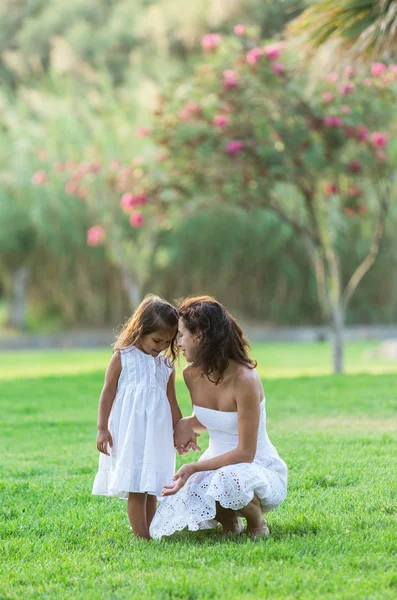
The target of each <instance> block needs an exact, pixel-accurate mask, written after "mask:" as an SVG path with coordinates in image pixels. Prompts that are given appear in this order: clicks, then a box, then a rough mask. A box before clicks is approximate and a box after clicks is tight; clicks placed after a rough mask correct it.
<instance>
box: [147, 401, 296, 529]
mask: <svg viewBox="0 0 397 600" xmlns="http://www.w3.org/2000/svg"><path fill="white" fill-rule="evenodd" d="M194 412H195V415H196V417H197V419H198V420H199V421H200V423H202V425H204V426H205V427H206V428H207V430H208V433H209V447H208V449H207V450H206V451H205V452H204V454H203V455H202V456H201V458H200V460H206V459H209V458H213V457H214V456H219V455H220V454H224V453H226V452H230V451H231V450H234V449H235V448H236V447H237V445H238V414H237V412H224V411H220V410H213V409H210V408H204V407H202V406H194ZM286 493H287V466H286V464H285V462H284V461H283V460H282V459H281V458H280V457H279V455H278V453H277V450H276V449H275V447H274V446H273V445H272V444H271V442H270V440H269V438H268V435H267V433H266V411H265V400H263V401H262V402H261V407H260V422H259V430H258V443H257V450H256V455H255V458H254V461H253V462H252V463H239V464H235V465H229V466H227V467H222V468H220V469H217V470H215V471H201V472H198V473H194V474H193V475H191V476H190V477H189V479H188V480H187V482H186V483H185V485H184V486H183V488H182V489H181V490H179V492H177V493H176V494H175V495H174V496H168V497H167V498H165V500H164V501H163V502H162V503H161V505H160V507H159V509H158V510H157V513H156V514H155V516H154V519H153V521H152V523H151V525H150V536H151V537H153V538H157V539H159V538H161V537H163V536H164V535H171V534H172V533H174V531H180V530H181V529H184V528H185V527H187V528H188V529H190V530H192V531H195V530H197V529H210V528H213V527H216V526H217V525H218V523H217V521H215V520H214V518H215V513H216V502H219V503H220V504H221V505H222V506H224V507H225V508H231V509H234V510H237V511H238V510H239V509H240V508H243V507H244V506H246V505H247V504H248V503H249V502H250V501H251V500H252V498H253V497H254V494H256V495H257V497H258V498H259V500H260V502H261V504H262V511H263V512H264V513H265V512H268V511H270V510H272V509H273V508H276V506H278V505H279V504H281V503H282V502H283V500H284V498H285V496H286Z"/></svg>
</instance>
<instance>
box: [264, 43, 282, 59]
mask: <svg viewBox="0 0 397 600" xmlns="http://www.w3.org/2000/svg"><path fill="white" fill-rule="evenodd" d="M282 49H283V46H282V45H280V44H269V45H268V46H265V47H264V48H263V50H264V52H265V54H266V57H267V58H268V59H269V60H276V59H277V58H278V57H279V56H280V54H281V50H282Z"/></svg>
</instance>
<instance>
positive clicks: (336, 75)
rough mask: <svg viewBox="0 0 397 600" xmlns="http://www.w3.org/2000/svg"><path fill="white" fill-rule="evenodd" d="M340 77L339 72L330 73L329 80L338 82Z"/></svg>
mask: <svg viewBox="0 0 397 600" xmlns="http://www.w3.org/2000/svg"><path fill="white" fill-rule="evenodd" d="M338 79H339V75H338V74H337V73H330V74H329V75H328V76H327V81H328V82H329V83H336V82H337V81H338Z"/></svg>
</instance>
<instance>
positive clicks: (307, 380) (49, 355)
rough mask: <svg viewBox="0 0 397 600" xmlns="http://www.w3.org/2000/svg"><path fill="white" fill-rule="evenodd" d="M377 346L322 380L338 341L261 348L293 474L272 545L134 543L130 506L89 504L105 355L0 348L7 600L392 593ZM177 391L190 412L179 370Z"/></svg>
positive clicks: (394, 467)
mask: <svg viewBox="0 0 397 600" xmlns="http://www.w3.org/2000/svg"><path fill="white" fill-rule="evenodd" d="M369 347H370V345H368V344H367V345H366V344H356V345H350V346H349V347H348V349H347V365H348V371H349V374H348V375H344V376H336V377H335V376H331V375H323V376H320V375H319V374H321V373H326V372H327V371H328V369H329V365H328V361H329V347H327V346H326V345H307V346H296V345H292V344H290V345H287V344H272V345H267V346H265V345H255V346H254V349H253V350H254V351H253V354H254V355H255V357H256V358H257V359H258V360H259V368H260V372H261V374H262V375H263V377H264V384H265V392H266V396H267V412H268V432H269V435H270V437H271V439H272V441H273V442H274V444H275V445H276V447H277V448H278V450H279V452H280V454H281V456H282V457H283V458H284V459H285V460H286V462H287V464H288V466H289V469H290V483H289V493H288V496H287V499H286V501H285V502H284V504H283V505H282V506H281V507H280V508H279V509H277V510H276V511H274V512H272V513H270V514H269V517H268V522H269V525H270V528H271V537H270V539H269V540H267V541H265V540H259V541H254V542H253V541H250V540H248V539H246V538H245V537H241V538H238V539H235V540H227V539H223V538H221V537H219V536H218V535H217V534H216V532H198V533H196V534H187V533H180V534H176V535H174V536H173V537H171V538H166V539H165V540H162V541H159V542H157V541H156V542H155V541H152V542H149V543H147V542H144V541H138V540H135V539H134V538H133V537H132V536H131V533H130V531H129V527H128V521H127V516H126V504H125V502H123V501H121V500H118V499H115V498H101V497H93V496H91V485H92V481H93V477H94V475H95V472H96V467H97V460H98V456H97V454H98V453H97V451H96V449H95V436H96V428H95V423H96V410H97V402H98V395H99V392H100V389H101V386H102V381H103V369H104V366H105V365H106V362H107V359H108V351H87V352H45V353H44V352H42V353H34V352H24V353H14V354H8V355H5V354H4V355H0V363H1V366H0V386H1V394H0V403H1V410H2V412H1V415H2V427H1V442H2V449H3V451H2V453H1V459H0V469H1V470H0V496H1V503H0V537H1V562H2V565H1V570H0V573H1V575H0V580H1V583H0V598H1V599H11V598H12V599H14V598H15V599H17V598H18V599H21V598H22V599H23V600H25V599H30V598H40V599H41V598H54V599H55V598H56V599H57V600H58V599H75V598H76V599H80V598H83V599H85V598H93V599H94V598H95V599H98V598H112V599H121V598H123V599H138V598H139V599H141V598H142V599H147V598H156V599H157V598H159V599H174V598H175V599H176V598H178V599H183V600H184V599H192V600H193V599H197V600H204V599H209V598H214V599H223V598H231V599H234V598H236V599H239V598H247V599H248V598H249V599H257V598H269V599H275V600H277V599H283V600H286V599H291V600H292V599H295V598H298V599H303V600H306V599H307V600H311V599H313V600H314V599H315V600H318V599H321V600H323V599H329V600H331V599H332V600H334V599H339V598H341V599H357V600H362V599H368V600H374V599H379V600H388V599H390V600H391V599H393V600H394V599H395V598H396V597H397V522H396V515H397V503H396V496H397V485H396V473H397V419H396V409H397V377H396V375H394V374H392V373H385V374H377V375H375V374H374V373H375V372H377V371H379V370H381V369H382V365H383V367H384V369H385V370H389V371H391V370H393V369H395V366H394V364H392V363H389V364H387V363H380V364H379V365H378V364H376V363H374V362H373V361H372V362H371V361H370V359H368V358H365V356H366V352H367V350H368V349H369ZM370 369H372V374H363V373H359V371H362V370H370ZM304 375H306V376H304ZM178 397H179V399H180V403H181V406H182V409H183V411H184V413H185V414H187V413H188V412H189V398H188V394H187V393H186V390H185V388H184V385H183V383H182V382H181V380H180V377H179V379H178ZM200 440H201V443H202V446H203V449H204V448H205V447H206V444H207V439H206V436H205V435H203V436H202V437H201V438H200ZM193 458H195V455H193V454H190V455H189V456H188V457H187V460H191V459H193ZM183 460H186V457H184V458H183ZM181 462H182V459H181V458H179V459H178V464H181Z"/></svg>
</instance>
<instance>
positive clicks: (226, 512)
mask: <svg viewBox="0 0 397 600" xmlns="http://www.w3.org/2000/svg"><path fill="white" fill-rule="evenodd" d="M215 519H216V520H217V521H219V523H220V524H221V525H222V527H223V530H222V533H224V534H225V533H241V532H242V530H243V529H244V527H243V524H242V521H241V519H239V517H238V516H237V514H236V513H235V511H234V510H232V509H231V508H224V507H223V506H221V505H220V504H219V502H217V503H216V515H215Z"/></svg>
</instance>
